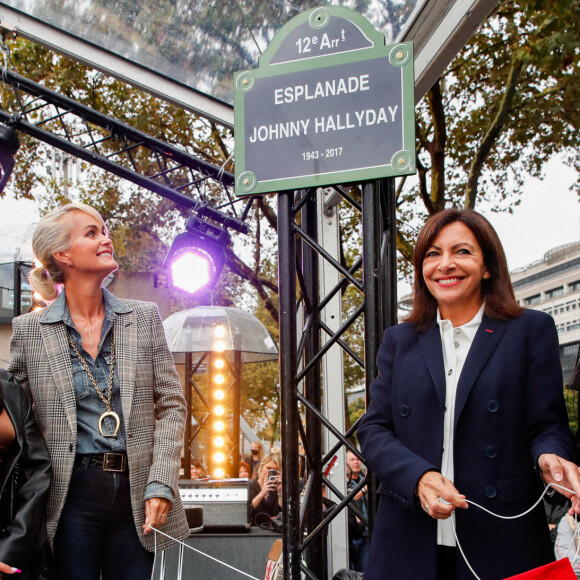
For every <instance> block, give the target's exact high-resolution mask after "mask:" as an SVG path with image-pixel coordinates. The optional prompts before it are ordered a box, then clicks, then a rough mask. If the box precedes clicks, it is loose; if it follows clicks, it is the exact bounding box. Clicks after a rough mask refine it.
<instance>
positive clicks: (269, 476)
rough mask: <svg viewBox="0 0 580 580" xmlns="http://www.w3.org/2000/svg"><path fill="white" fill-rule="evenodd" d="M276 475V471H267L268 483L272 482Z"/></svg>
mask: <svg viewBox="0 0 580 580" xmlns="http://www.w3.org/2000/svg"><path fill="white" fill-rule="evenodd" d="M277 475H278V470H277V469H268V481H274V480H275V479H276V477H277Z"/></svg>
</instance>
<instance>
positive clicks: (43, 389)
mask: <svg viewBox="0 0 580 580" xmlns="http://www.w3.org/2000/svg"><path fill="white" fill-rule="evenodd" d="M32 249H33V252H34V255H35V257H36V259H37V261H38V263H39V264H40V265H39V266H37V267H36V268H34V269H33V270H32V271H31V273H30V278H29V280H30V283H31V285H32V287H33V289H34V290H35V291H36V292H38V293H39V294H40V295H41V296H42V297H43V298H44V299H45V301H46V302H48V303H49V306H48V307H47V308H45V309H43V310H40V311H37V312H31V313H28V314H25V315H23V316H20V317H17V318H15V319H14V321H13V334H12V339H11V342H10V354H11V361H10V366H9V370H10V371H11V372H12V373H13V374H14V376H15V377H16V378H17V380H18V381H20V382H21V383H22V385H23V386H24V388H25V389H26V390H27V391H29V392H30V393H31V395H32V400H33V403H34V408H35V414H36V419H37V421H38V425H39V427H40V430H41V432H42V434H43V435H44V438H45V440H46V443H47V447H48V450H49V452H50V457H51V460H52V464H53V479H52V484H51V487H50V494H49V499H48V508H47V532H48V537H49V540H50V542H51V543H52V545H53V547H54V555H55V576H56V577H57V578H83V579H87V580H88V579H95V580H97V579H99V578H102V579H103V580H107V579H110V580H112V579H117V578H123V579H125V580H127V579H135V580H144V579H146V578H147V579H148V578H150V577H151V571H152V566H153V553H152V552H153V550H154V549H155V548H157V549H164V548H165V547H166V546H167V545H169V544H170V543H171V542H172V540H169V539H167V538H166V537H165V536H161V534H154V533H153V530H152V527H153V528H159V529H162V530H163V531H164V532H165V533H167V534H168V535H170V536H171V537H173V538H177V539H183V538H185V537H187V536H188V534H189V530H188V526H187V521H186V517H185V512H184V510H183V506H182V504H181V499H180V495H179V489H178V486H177V481H178V476H179V469H180V458H181V450H182V445H183V433H184V424H185V401H184V398H183V395H182V389H181V386H180V383H179V378H178V376H177V373H176V370H175V366H174V364H173V359H172V356H171V353H170V352H169V349H168V347H167V342H166V340H165V334H164V331H163V326H162V323H161V318H160V316H159V311H158V309H157V306H156V305H155V304H151V303H146V302H139V301H136V300H120V299H118V298H116V297H115V296H113V295H112V294H110V293H109V292H108V291H107V290H105V289H104V288H102V282H103V280H104V279H105V278H106V277H107V276H109V275H110V274H111V273H112V272H114V271H115V270H116V269H117V262H116V261H115V259H114V257H113V246H112V243H111V239H110V238H109V235H108V231H107V228H106V226H105V224H104V222H103V220H102V218H101V216H100V214H99V213H98V212H97V211H96V210H95V209H94V208H92V207H90V206H87V205H84V204H79V203H69V204H67V205H64V206H62V207H59V208H56V209H55V210H53V211H51V212H49V213H48V214H47V215H45V216H44V217H43V218H42V219H41V220H40V221H39V223H38V225H37V227H36V229H35V231H34V234H33V239H32ZM155 536H157V537H155Z"/></svg>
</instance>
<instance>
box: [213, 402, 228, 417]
mask: <svg viewBox="0 0 580 580" xmlns="http://www.w3.org/2000/svg"><path fill="white" fill-rule="evenodd" d="M213 412H214V413H215V414H216V415H217V416H218V417H221V416H222V415H223V414H224V413H225V412H226V410H225V409H224V408H223V407H222V405H216V406H215V407H214V409H213Z"/></svg>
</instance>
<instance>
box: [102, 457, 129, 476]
mask: <svg viewBox="0 0 580 580" xmlns="http://www.w3.org/2000/svg"><path fill="white" fill-rule="evenodd" d="M119 457H120V458H121V466H120V468H119V469H114V468H112V467H109V461H111V462H113V461H114V460H115V459H116V458H119ZM126 461H127V460H126V456H125V455H124V454H123V453H105V454H104V455H103V471H117V472H121V471H125V468H126Z"/></svg>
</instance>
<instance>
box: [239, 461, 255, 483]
mask: <svg viewBox="0 0 580 580" xmlns="http://www.w3.org/2000/svg"><path fill="white" fill-rule="evenodd" d="M251 475H252V473H251V471H250V464H249V463H247V462H245V461H240V464H239V466H238V477H245V478H246V479H250V477H251Z"/></svg>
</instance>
